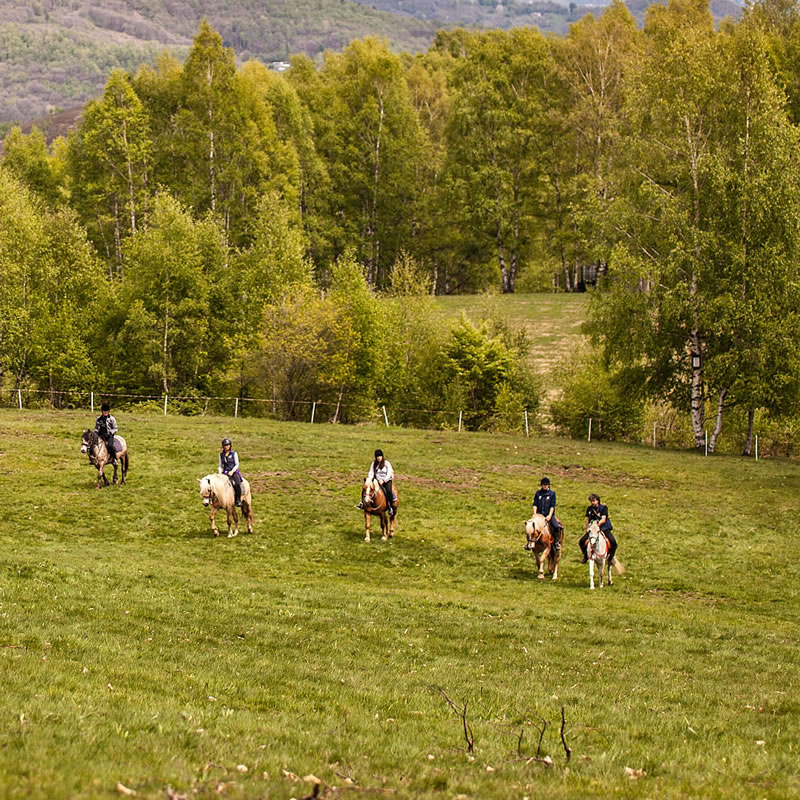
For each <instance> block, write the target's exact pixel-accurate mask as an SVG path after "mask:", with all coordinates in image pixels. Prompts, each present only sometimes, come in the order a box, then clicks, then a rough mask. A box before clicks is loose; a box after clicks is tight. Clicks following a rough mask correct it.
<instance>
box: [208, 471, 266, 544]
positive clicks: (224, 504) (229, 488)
mask: <svg viewBox="0 0 800 800" xmlns="http://www.w3.org/2000/svg"><path fill="white" fill-rule="evenodd" d="M198 481H199V483H200V497H202V498H203V505H204V506H205V507H206V508H209V507H210V508H211V511H210V512H209V515H208V518H209V519H210V520H211V530H212V532H213V534H214V536H219V530H218V529H217V523H216V522H214V517H215V516H216V515H217V511H219V510H220V509H221V508H222V509H224V510H225V513H226V514H227V515H228V538H229V539H232V538H233V537H234V536H238V535H239V518H238V516H237V515H236V506H235V505H234V502H235V499H236V494H235V492H234V491H233V484H232V483H231V482H230V480H229V479H228V476H227V475H220V474H219V473H214V474H212V475H206V476H205V478H198ZM242 519H243V520H246V521H247V532H248V533H252V532H253V498H252V496H251V495H250V484H249V483H248V482H247V481H246V480H245V479H244V478H242ZM231 523H233V530H231Z"/></svg>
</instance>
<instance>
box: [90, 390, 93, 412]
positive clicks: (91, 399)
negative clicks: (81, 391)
mask: <svg viewBox="0 0 800 800" xmlns="http://www.w3.org/2000/svg"><path fill="white" fill-rule="evenodd" d="M90 394H91V398H90V400H89V403H90V405H91V408H92V414H94V392H90Z"/></svg>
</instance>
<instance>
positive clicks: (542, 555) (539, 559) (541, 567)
mask: <svg viewBox="0 0 800 800" xmlns="http://www.w3.org/2000/svg"><path fill="white" fill-rule="evenodd" d="M546 555H547V551H546V550H542V552H541V553H537V554H536V565H537V566H538V567H539V576H538V577H539V580H540V581H543V580H544V560H545V557H546Z"/></svg>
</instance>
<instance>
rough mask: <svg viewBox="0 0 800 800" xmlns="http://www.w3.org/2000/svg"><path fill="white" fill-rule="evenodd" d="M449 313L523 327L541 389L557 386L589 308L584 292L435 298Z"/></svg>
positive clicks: (520, 328)
mask: <svg viewBox="0 0 800 800" xmlns="http://www.w3.org/2000/svg"><path fill="white" fill-rule="evenodd" d="M436 302H437V305H438V306H439V308H440V309H441V310H442V311H443V312H444V313H445V314H448V315H450V316H458V315H459V314H460V313H461V312H462V311H465V312H466V313H467V314H468V315H470V316H472V317H476V318H479V317H480V316H481V315H485V314H492V315H494V316H496V317H498V318H500V319H503V320H505V321H506V322H507V323H508V325H509V326H510V327H511V328H512V330H524V331H525V332H526V333H527V335H528V340H529V342H530V352H529V355H528V359H529V362H530V364H531V366H532V367H533V368H534V370H535V371H536V372H537V373H538V374H539V375H540V376H541V377H542V380H543V385H544V387H545V389H546V390H547V391H548V392H550V393H552V392H553V390H555V389H557V388H558V383H557V382H558V379H559V375H558V371H559V367H560V365H561V364H562V363H563V362H564V361H565V359H566V358H567V357H568V356H569V355H570V354H571V353H572V351H573V350H574V349H575V348H576V347H579V346H580V345H581V343H582V342H583V339H584V336H583V334H582V333H581V325H582V324H583V322H584V320H585V319H586V315H587V313H588V308H589V295H588V294H544V293H542V294H504V295H453V296H440V297H437V298H436Z"/></svg>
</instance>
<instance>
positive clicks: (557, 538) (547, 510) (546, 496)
mask: <svg viewBox="0 0 800 800" xmlns="http://www.w3.org/2000/svg"><path fill="white" fill-rule="evenodd" d="M540 486H541V487H542V488H541V489H539V490H538V491H537V492H536V494H535V495H534V496H533V513H534V514H541V515H542V516H543V517H544V518H545V519H546V520H547V524H548V525H549V527H550V535H551V536H552V538H553V543H554V544H555V546H556V547H557V548H560V547H561V535H562V531H563V530H564V526H563V525H562V524H561V520H560V519H559V518H558V517H557V516H556V493H555V492H554V491H553V490H552V489H551V488H550V478H542V480H541V481H540Z"/></svg>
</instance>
